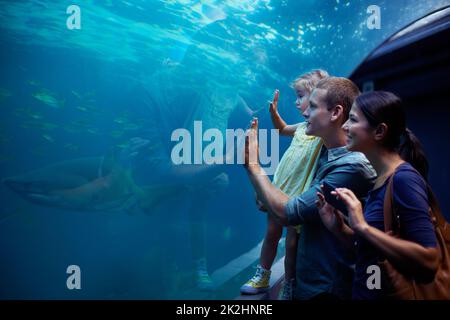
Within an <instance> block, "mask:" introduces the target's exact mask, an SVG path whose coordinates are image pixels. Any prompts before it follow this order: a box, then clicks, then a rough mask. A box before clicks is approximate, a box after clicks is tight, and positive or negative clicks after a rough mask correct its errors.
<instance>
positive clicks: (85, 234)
mask: <svg viewBox="0 0 450 320" xmlns="http://www.w3.org/2000/svg"><path fill="white" fill-rule="evenodd" d="M448 3H449V2H448V1H442V0H433V1H409V0H396V1H387V0H382V1H372V0H370V1H366V0H363V1H350V0H333V1H331V0H327V1H318V0H223V1H219V0H127V1H119V0H118V1H112V0H103V1H101V0H99V1H93V0H84V1H76V0H75V1H72V0H71V1H63V0H61V1H47V0H34V1H5V0H3V1H0V58H1V59H0V70H1V72H0V115H1V117H0V178H1V179H2V183H1V185H0V201H1V206H0V260H1V265H0V299H233V298H235V297H236V296H238V295H239V288H240V286H241V285H242V284H243V283H244V282H245V281H246V280H248V278H249V277H250V276H251V275H253V274H254V271H255V267H256V265H257V264H258V257H259V251H260V247H261V241H262V239H263V237H264V234H265V229H266V225H267V215H266V214H265V213H261V212H260V211H259V210H258V208H257V206H256V205H255V195H254V192H253V189H252V188H251V185H250V182H249V181H248V179H247V176H246V172H245V170H244V168H243V166H242V164H241V163H239V158H240V156H241V155H240V154H239V152H240V150H241V149H240V148H239V146H240V145H241V144H240V143H241V142H242V141H240V140H239V139H238V138H236V139H234V138H235V137H234V136H231V139H230V135H229V134H228V133H230V132H231V133H236V132H240V131H239V130H241V131H243V130H245V129H246V128H248V125H249V122H250V120H251V119H252V118H253V117H258V119H259V127H260V129H267V130H268V131H267V132H268V134H267V136H268V140H270V142H271V143H272V144H273V143H275V142H276V141H275V140H274V139H278V138H277V137H276V136H272V135H271V134H270V129H273V125H272V123H271V119H270V114H269V107H268V102H269V101H270V100H271V99H272V98H273V94H274V91H275V89H278V90H279V92H280V97H279V111H280V113H281V114H282V115H283V117H284V119H285V120H286V122H288V123H297V122H300V121H302V116H301V114H300V113H299V112H298V110H297V109H296V108H295V100H296V96H295V92H294V91H293V89H292V87H291V83H292V81H293V80H294V79H295V78H296V77H297V76H299V75H300V74H302V73H304V72H307V71H309V70H312V69H315V68H321V69H324V70H327V71H328V72H329V73H330V74H332V75H336V76H344V77H345V76H349V74H350V73H351V71H352V70H354V69H355V68H356V67H357V66H358V64H359V63H361V62H362V61H363V59H364V58H365V56H367V54H369V53H370V52H371V50H373V49H374V48H375V47H377V46H378V45H379V44H380V43H382V42H383V41H384V40H385V39H386V38H388V37H389V36H391V35H392V34H393V33H395V32H396V31H398V30H399V29H401V28H403V27H404V26H406V25H407V24H409V23H411V22H413V21H414V20H416V19H418V18H420V17H421V16H423V15H425V14H427V13H428V12H430V11H432V10H435V9H438V8H439V7H442V6H444V5H446V4H448ZM373 5H375V6H377V7H378V8H379V9H380V10H379V18H380V19H379V21H378V23H379V26H378V27H373V26H371V25H370V21H369V18H370V16H371V15H372V14H373V12H374V11H372V9H371V8H373V7H371V6H373ZM277 141H279V149H278V156H279V157H281V156H282V154H283V152H284V150H286V148H287V146H288V145H289V143H290V139H287V138H285V137H280V138H279V140H277ZM232 142H233V145H231V146H229V145H228V144H230V143H232ZM266 151H268V154H270V153H271V152H270V151H271V149H270V148H269V150H266ZM275 153H276V152H275ZM205 155H206V156H205ZM208 155H209V156H208ZM272 155H273V156H275V154H272ZM269 160H273V161H275V157H272V158H270V157H269ZM223 162H225V163H223ZM274 163H275V164H276V162H272V164H274ZM269 173H270V172H269ZM278 252H279V253H278V256H277V259H279V258H281V257H282V256H283V254H284V253H283V252H284V250H283V242H282V241H281V243H280V246H279V250H278ZM75 274H76V275H78V276H79V279H78V280H79V281H78V280H77V279H74V278H73V276H74V275H75ZM202 277H203V278H202ZM205 278H206V279H207V280H208V281H204V282H203V283H202V282H201V281H202V279H203V280H205ZM75 280H77V281H75ZM199 280H200V282H199Z"/></svg>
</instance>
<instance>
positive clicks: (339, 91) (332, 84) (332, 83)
mask: <svg viewBox="0 0 450 320" xmlns="http://www.w3.org/2000/svg"><path fill="white" fill-rule="evenodd" d="M316 89H323V90H326V91H327V93H326V95H325V97H324V100H325V101H324V102H325V103H326V105H327V108H328V110H330V109H331V108H333V107H335V106H336V105H338V104H339V105H341V106H342V108H343V109H344V112H343V114H344V121H347V119H348V115H349V113H350V109H351V108H352V104H353V101H355V99H356V97H357V96H359V94H360V93H361V92H360V91H359V89H358V87H357V86H356V84H354V83H353V81H351V80H349V79H347V78H342V77H328V78H325V79H322V80H320V81H319V83H318V84H317V86H316Z"/></svg>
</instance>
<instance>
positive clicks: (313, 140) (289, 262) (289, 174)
mask: <svg viewBox="0 0 450 320" xmlns="http://www.w3.org/2000/svg"><path fill="white" fill-rule="evenodd" d="M326 77H328V73H327V72H326V71H323V70H314V71H311V72H308V73H305V74H303V75H301V76H300V77H298V78H297V79H295V80H294V82H293V84H292V87H293V89H294V90H295V94H296V95H297V100H296V103H295V104H296V108H297V109H299V111H300V113H302V112H303V111H305V110H306V108H308V105H309V96H310V94H311V93H312V91H313V90H314V88H315V86H316V85H317V83H318V82H319V81H320V80H321V79H323V78H326ZM278 96H279V92H278V90H276V91H275V96H274V99H273V102H272V103H271V104H270V109H269V111H270V115H271V119H272V123H273V125H274V127H275V128H276V129H278V130H279V131H280V134H281V135H284V136H291V137H293V139H292V142H291V145H290V146H289V148H288V149H287V150H286V152H285V153H284V155H283V157H282V158H281V161H280V163H279V165H278V167H277V170H276V171H275V175H274V177H273V184H274V185H275V186H276V187H278V188H279V189H280V190H281V191H283V192H284V193H286V194H287V195H288V196H289V197H295V196H297V195H300V194H301V193H302V192H303V191H305V190H307V189H308V188H309V185H310V183H311V181H312V180H313V178H314V174H315V172H316V167H317V159H318V155H319V151H320V148H321V146H322V141H321V139H320V138H317V137H313V136H307V135H306V134H305V129H306V123H305V122H301V123H297V124H293V125H288V124H286V122H284V120H283V119H282V118H281V116H280V114H279V113H278V108H277V107H278ZM256 201H257V204H258V206H259V209H260V210H262V211H264V210H265V208H264V207H263V206H262V205H261V203H260V202H259V200H258V199H257V200H256ZM267 216H268V224H267V231H266V235H265V238H264V242H263V246H262V249H261V255H260V265H258V267H257V269H256V274H255V275H254V276H253V278H251V279H250V280H249V281H248V282H247V283H245V284H244V285H243V286H242V287H241V293H243V294H258V293H261V292H264V291H266V290H267V289H268V288H269V279H270V273H271V271H270V268H271V267H272V264H273V261H274V259H275V256H276V253H277V247H278V242H279V240H280V238H281V235H282V232H283V227H282V226H281V225H279V224H278V223H277V222H276V221H275V220H274V219H273V218H272V217H271V215H267ZM299 233H300V226H297V227H287V234H286V257H285V260H284V267H285V279H284V287H283V294H282V299H283V300H292V294H293V292H294V289H295V265H296V255H297V242H298V234H299Z"/></svg>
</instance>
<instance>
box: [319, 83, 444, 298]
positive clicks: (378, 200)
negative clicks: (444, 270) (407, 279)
mask: <svg viewBox="0 0 450 320" xmlns="http://www.w3.org/2000/svg"><path fill="white" fill-rule="evenodd" d="M405 118H406V117H405V112H404V110H403V107H402V103H401V100H400V99H399V98H398V97H397V96H395V95H394V94H392V93H389V92H381V91H380V92H369V93H364V94H362V95H360V96H359V97H358V98H356V100H355V103H354V104H353V106H352V109H351V112H350V117H349V119H348V120H347V122H346V123H345V124H344V125H343V128H344V130H345V131H346V133H347V148H348V149H349V150H351V151H360V152H362V153H364V154H365V156H366V157H367V158H368V160H369V161H370V163H371V164H372V166H373V167H374V169H375V170H376V172H377V180H376V182H375V186H374V188H373V190H372V191H371V192H369V195H368V198H367V202H366V205H365V207H364V211H363V209H362V205H361V202H360V201H359V200H358V199H357V198H356V196H355V195H354V194H353V192H352V191H351V190H348V189H345V188H337V189H336V190H334V191H333V192H332V195H334V196H336V197H337V198H338V199H340V200H342V201H343V202H344V203H345V205H346V207H347V210H348V219H349V225H350V226H348V225H346V224H345V223H344V222H343V214H342V213H341V212H340V211H338V210H336V209H334V208H333V207H332V206H331V205H330V204H328V203H326V202H325V199H324V196H323V195H322V194H321V193H318V197H319V200H318V201H317V205H318V207H319V213H320V216H321V219H322V221H323V223H324V225H325V226H326V227H327V228H328V229H329V230H330V231H331V232H333V233H334V234H335V235H336V236H337V237H338V238H339V239H340V240H342V241H343V242H344V243H345V244H347V245H348V246H349V247H353V246H354V245H355V243H356V266H355V278H354V283H353V292H352V296H353V299H382V298H384V297H386V291H385V290H384V288H383V286H381V288H380V289H378V290H377V289H372V290H371V289H369V288H368V285H367V283H368V281H367V280H368V277H369V276H371V273H370V272H368V270H371V269H370V268H369V267H370V266H371V265H377V263H378V262H379V261H382V260H383V259H385V258H386V259H388V261H390V262H391V263H392V264H393V265H394V266H395V267H396V268H397V269H398V270H399V271H401V272H402V273H403V274H407V275H410V276H412V277H414V278H416V279H419V278H420V279H433V277H434V275H435V273H436V271H437V267H438V259H439V254H438V250H437V248H436V246H437V244H436V237H435V233H434V228H433V225H432V222H431V219H430V216H429V211H428V209H429V201H428V195H427V183H426V176H427V170H428V165H427V161H426V158H425V156H424V153H423V151H422V149H421V146H420V143H419V141H418V140H417V138H416V137H415V136H414V135H413V134H412V132H411V131H409V130H408V129H407V128H406V119H405ZM391 176H393V179H394V180H393V198H394V205H395V207H396V210H397V211H396V213H397V214H398V215H399V221H400V226H401V228H400V238H397V237H394V236H392V235H391V234H388V233H385V232H384V214H383V204H384V195H385V192H386V187H387V184H388V182H389V179H390V177H391ZM355 240H356V241H355ZM368 268H369V269H368ZM381 283H383V281H381Z"/></svg>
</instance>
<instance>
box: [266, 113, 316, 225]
mask: <svg viewBox="0 0 450 320" xmlns="http://www.w3.org/2000/svg"><path fill="white" fill-rule="evenodd" d="M305 130H306V122H302V123H300V124H299V126H298V127H297V130H296V131H295V134H294V138H293V139H292V142H291V145H290V146H289V148H288V149H287V150H286V152H285V153H284V154H283V157H282V158H281V161H280V163H279V164H278V167H277V169H276V170H275V174H274V176H273V184H274V185H275V186H276V187H278V188H279V189H280V190H281V191H283V192H284V193H285V194H287V195H288V196H289V197H290V198H292V197H295V196H298V195H300V194H301V193H303V192H304V191H306V190H307V189H308V188H309V186H310V184H311V182H312V180H313V179H314V175H315V173H316V169H317V163H318V159H319V153H320V148H321V147H322V139H320V138H318V137H314V136H308V135H306V134H305ZM297 232H300V226H297Z"/></svg>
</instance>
